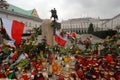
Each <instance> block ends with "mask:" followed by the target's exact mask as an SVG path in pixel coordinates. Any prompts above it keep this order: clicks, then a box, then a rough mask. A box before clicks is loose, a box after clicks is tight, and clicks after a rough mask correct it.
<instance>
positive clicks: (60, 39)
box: [54, 30, 67, 47]
mask: <svg viewBox="0 0 120 80" xmlns="http://www.w3.org/2000/svg"><path fill="white" fill-rule="evenodd" d="M54 38H55V41H56V42H57V43H58V45H60V46H63V47H64V46H65V44H66V42H67V41H66V39H65V38H64V37H63V36H61V35H60V31H59V30H56V32H55V37H54Z"/></svg>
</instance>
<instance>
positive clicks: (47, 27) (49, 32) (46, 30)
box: [42, 19, 54, 46]
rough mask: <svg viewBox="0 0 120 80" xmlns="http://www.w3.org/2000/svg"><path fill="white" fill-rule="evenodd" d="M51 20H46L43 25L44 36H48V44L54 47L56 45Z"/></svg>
mask: <svg viewBox="0 0 120 80" xmlns="http://www.w3.org/2000/svg"><path fill="white" fill-rule="evenodd" d="M51 22H52V21H51V20H49V19H46V20H44V21H43V23H42V36H46V40H47V43H48V44H49V45H50V46H52V45H53V43H54V40H53V36H54V35H53V31H54V29H53V27H52V26H51Z"/></svg>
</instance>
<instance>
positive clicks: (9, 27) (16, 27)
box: [2, 18, 24, 45]
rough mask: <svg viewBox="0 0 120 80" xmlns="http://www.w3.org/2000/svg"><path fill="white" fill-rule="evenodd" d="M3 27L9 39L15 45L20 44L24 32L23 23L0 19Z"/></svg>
mask: <svg viewBox="0 0 120 80" xmlns="http://www.w3.org/2000/svg"><path fill="white" fill-rule="evenodd" d="M2 22H3V27H4V28H5V30H6V32H7V34H8V36H9V37H10V39H12V40H14V41H15V42H16V45H19V44H20V43H21V39H22V33H23V30H24V23H22V22H18V21H16V20H9V19H6V18H2Z"/></svg>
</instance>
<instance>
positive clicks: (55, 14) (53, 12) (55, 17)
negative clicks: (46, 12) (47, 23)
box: [50, 8, 58, 21]
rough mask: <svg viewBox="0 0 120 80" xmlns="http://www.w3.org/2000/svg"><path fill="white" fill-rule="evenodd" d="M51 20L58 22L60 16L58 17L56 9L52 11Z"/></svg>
mask: <svg viewBox="0 0 120 80" xmlns="http://www.w3.org/2000/svg"><path fill="white" fill-rule="evenodd" d="M50 12H51V14H52V15H51V17H50V18H51V19H52V18H53V19H54V21H56V20H58V16H57V11H56V9H55V8H54V9H52V10H51V11H50Z"/></svg>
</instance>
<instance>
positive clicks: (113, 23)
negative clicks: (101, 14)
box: [102, 14, 120, 32]
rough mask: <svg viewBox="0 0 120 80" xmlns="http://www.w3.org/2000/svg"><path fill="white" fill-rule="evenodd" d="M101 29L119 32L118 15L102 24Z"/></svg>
mask: <svg viewBox="0 0 120 80" xmlns="http://www.w3.org/2000/svg"><path fill="white" fill-rule="evenodd" d="M102 26H103V28H106V29H110V30H117V31H118V32H119V31H120V14H118V15H117V16H115V17H113V18H112V19H110V20H109V21H107V22H105V23H103V24H102Z"/></svg>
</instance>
